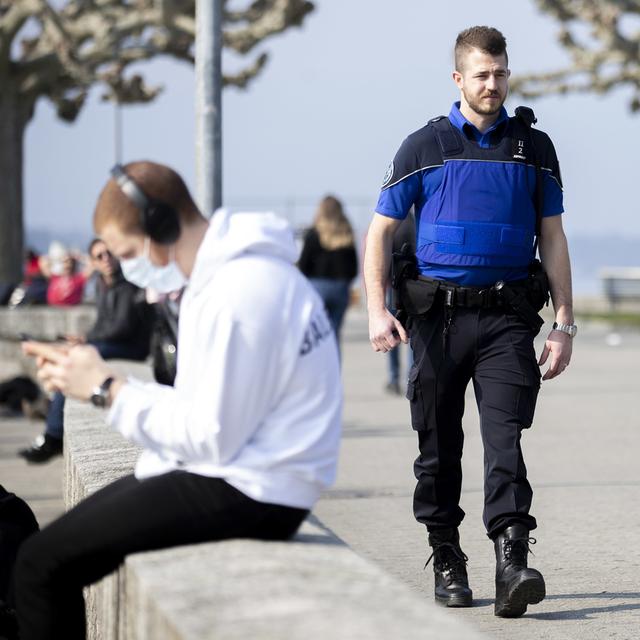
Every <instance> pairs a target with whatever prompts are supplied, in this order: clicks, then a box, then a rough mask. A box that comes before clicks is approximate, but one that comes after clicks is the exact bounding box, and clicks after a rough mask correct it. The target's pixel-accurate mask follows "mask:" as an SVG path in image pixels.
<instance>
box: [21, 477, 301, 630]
mask: <svg viewBox="0 0 640 640" xmlns="http://www.w3.org/2000/svg"><path fill="white" fill-rule="evenodd" d="M307 513H308V512H307V511H306V510H303V509H293V508H289V507H283V506H280V505H274V504H265V503H262V502H256V501H255V500H252V499H251V498H249V497H247V496H245V495H244V494H243V493H241V492H240V491H238V490H236V489H234V488H233V487H232V486H231V485H229V484H227V483H226V482H225V481H224V480H221V479H219V478H206V477H204V476H199V475H195V474H192V473H186V472H182V471H175V472H172V473H167V474H164V475H161V476H156V477H154V478H149V479H147V480H142V481H140V480H136V479H135V478H134V477H133V476H128V477H125V478H122V479H121V480H118V481H116V482H114V483H113V484H111V485H109V486H107V487H105V488H104V489H102V490H100V491H98V492H97V493H95V494H94V495H92V496H90V497H89V498H87V499H86V500H84V501H83V502H81V503H80V504H78V505H77V506H76V507H75V508H74V509H72V510H71V511H69V512H68V513H66V514H65V515H63V516H62V517H60V518H59V519H58V520H56V521H55V522H53V523H52V524H50V525H49V526H48V527H46V528H45V529H43V530H42V531H41V532H40V533H38V534H36V535H34V536H33V537H31V538H29V539H28V540H27V542H25V543H24V545H23V547H22V549H21V551H20V554H19V556H18V561H17V565H16V574H15V584H16V602H17V610H18V621H19V624H20V638H21V640H36V639H38V640H44V639H51V640H61V639H62V638H64V640H75V639H76V638H84V637H85V612H84V600H83V597H82V587H84V586H85V585H88V584H91V583H93V582H95V581H97V580H99V579H100V578H101V577H103V576H104V575H106V574H108V573H110V572H111V571H113V570H114V569H116V568H117V567H118V566H119V565H120V564H121V563H122V562H123V560H124V558H125V556H126V555H128V554H130V553H135V552H138V551H145V550H152V549H162V548H165V547H172V546H176V545H182V544H192V543H197V542H205V541H211V540H222V539H225V538H259V539H267V540H283V539H286V538H288V537H290V536H291V535H293V534H294V533H295V531H296V530H297V529H298V527H299V525H300V523H301V522H302V521H303V520H304V518H305V517H306V515H307Z"/></svg>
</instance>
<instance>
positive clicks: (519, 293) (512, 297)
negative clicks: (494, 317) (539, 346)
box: [495, 282, 544, 333]
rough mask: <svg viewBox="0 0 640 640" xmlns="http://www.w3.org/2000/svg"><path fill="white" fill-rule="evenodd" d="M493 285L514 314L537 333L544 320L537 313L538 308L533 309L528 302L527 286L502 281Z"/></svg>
mask: <svg viewBox="0 0 640 640" xmlns="http://www.w3.org/2000/svg"><path fill="white" fill-rule="evenodd" d="M495 286H496V288H497V289H498V291H499V293H500V297H501V298H502V301H503V303H504V304H505V305H506V306H507V307H509V308H510V309H511V310H512V311H513V312H514V313H515V314H516V315H518V316H520V317H521V318H522V320H524V322H526V323H527V324H528V325H529V326H530V327H531V329H532V330H533V331H534V332H535V333H538V331H540V329H541V328H542V325H543V324H544V320H543V319H542V318H541V317H540V316H539V315H538V309H535V308H534V307H533V305H532V304H531V302H529V295H528V291H527V288H525V287H518V288H515V287H511V286H509V285H508V284H506V283H504V282H500V283H498V284H497V285H495Z"/></svg>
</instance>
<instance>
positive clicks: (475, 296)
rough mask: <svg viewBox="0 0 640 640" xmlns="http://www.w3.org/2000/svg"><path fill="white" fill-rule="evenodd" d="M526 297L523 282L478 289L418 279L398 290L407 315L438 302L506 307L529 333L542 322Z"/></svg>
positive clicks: (451, 305) (464, 305) (537, 329)
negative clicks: (517, 317)
mask: <svg viewBox="0 0 640 640" xmlns="http://www.w3.org/2000/svg"><path fill="white" fill-rule="evenodd" d="M527 294H528V287H527V282H526V281H523V280H519V281H516V282H509V283H506V282H504V281H502V280H500V281H498V282H496V283H495V284H494V285H491V286H489V287H482V288H480V287H464V286H460V285H455V284H452V283H448V282H443V281H440V280H434V279H433V278H427V277H425V276H418V278H416V279H414V280H404V281H403V282H402V286H401V299H402V303H403V305H402V309H403V311H404V312H406V313H408V314H409V315H422V314H424V313H426V312H427V311H428V310H429V309H430V308H431V307H432V306H433V305H434V303H438V302H440V303H444V306H445V308H453V307H466V308H482V309H490V308H496V307H508V308H509V309H511V310H512V311H513V312H515V313H516V314H517V315H519V316H520V317H521V318H522V319H523V320H524V321H525V322H526V323H527V324H528V325H529V326H530V327H531V328H532V329H534V330H535V331H539V330H540V327H541V326H542V324H543V322H544V321H543V320H542V318H541V317H540V316H539V315H538V313H537V311H536V309H534V307H533V306H532V305H531V302H530V300H529V299H528V295H527Z"/></svg>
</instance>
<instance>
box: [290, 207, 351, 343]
mask: <svg viewBox="0 0 640 640" xmlns="http://www.w3.org/2000/svg"><path fill="white" fill-rule="evenodd" d="M298 267H299V268H300V271H302V273H304V275H305V276H307V278H309V281H310V282H311V284H312V285H313V287H314V288H315V289H316V291H317V292H318V293H319V294H320V297H321V298H322V300H323V302H324V304H325V307H326V309H327V313H328V314H329V320H330V321H331V326H332V327H333V330H334V331H335V334H336V339H337V340H338V343H339V342H340V329H341V327H342V321H343V319H344V314H345V312H346V310H347V307H348V306H349V295H350V287H351V282H352V280H353V279H354V278H355V277H356V276H357V275H358V258H357V256H356V248H355V239H354V233H353V228H352V227H351V223H350V222H349V220H348V218H347V216H346V215H345V213H344V209H343V207H342V203H341V202H340V200H338V199H337V198H336V197H334V196H326V197H325V198H323V199H322V200H321V201H320V204H319V205H318V209H317V211H316V215H315V218H314V221H313V226H312V227H311V228H310V229H309V230H308V231H307V233H306V235H305V238H304V245H303V247H302V252H301V254H300V258H299V259H298Z"/></svg>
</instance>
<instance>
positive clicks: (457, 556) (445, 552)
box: [424, 542, 469, 580]
mask: <svg viewBox="0 0 640 640" xmlns="http://www.w3.org/2000/svg"><path fill="white" fill-rule="evenodd" d="M431 560H433V564H434V566H435V568H436V569H437V570H438V571H448V572H449V575H450V576H451V578H452V579H453V580H462V579H463V578H464V577H465V567H466V564H467V562H469V558H468V557H467V555H466V554H465V553H464V552H463V551H462V549H461V548H460V547H459V546H458V545H456V544H453V543H451V542H442V543H440V544H439V545H438V546H437V547H434V549H433V551H432V552H431V555H430V556H429V559H428V560H427V562H426V563H425V565H424V568H425V569H426V568H427V567H428V566H429V563H430V562H431Z"/></svg>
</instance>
